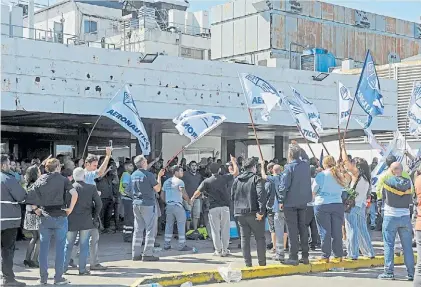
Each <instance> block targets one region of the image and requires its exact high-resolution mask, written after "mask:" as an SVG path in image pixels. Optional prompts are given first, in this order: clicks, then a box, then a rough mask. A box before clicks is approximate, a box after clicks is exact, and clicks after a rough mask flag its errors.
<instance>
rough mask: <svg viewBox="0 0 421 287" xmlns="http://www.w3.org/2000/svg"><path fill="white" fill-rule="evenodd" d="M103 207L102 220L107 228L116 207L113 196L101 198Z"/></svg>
mask: <svg viewBox="0 0 421 287" xmlns="http://www.w3.org/2000/svg"><path fill="white" fill-rule="evenodd" d="M101 200H102V209H101V222H102V224H103V225H104V228H105V229H108V228H110V225H111V217H112V214H113V209H114V202H113V200H112V199H111V198H101Z"/></svg>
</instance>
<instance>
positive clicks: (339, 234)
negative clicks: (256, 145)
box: [1, 141, 421, 286]
mask: <svg viewBox="0 0 421 287" xmlns="http://www.w3.org/2000/svg"><path fill="white" fill-rule="evenodd" d="M320 161H321V162H320ZM320 161H319V160H318V159H317V158H309V157H308V155H307V154H306V152H305V151H304V150H303V149H302V148H300V146H299V145H298V144H297V143H296V142H294V141H293V142H292V143H291V145H290V147H289V150H288V159H281V160H278V159H274V160H272V161H270V162H259V161H258V159H256V158H249V159H243V158H242V157H238V158H235V157H233V156H231V159H230V161H229V162H228V163H226V164H223V163H222V161H221V160H219V159H217V158H212V157H211V158H208V159H207V161H205V162H203V161H202V162H200V163H198V162H196V161H191V162H189V163H188V164H187V162H186V160H185V159H181V161H179V159H178V158H174V159H172V160H171V161H170V162H167V164H166V166H164V161H163V160H162V159H161V158H157V159H155V160H153V161H151V162H149V163H148V160H147V158H146V157H144V156H143V155H139V156H136V157H133V158H132V159H129V158H127V159H125V160H123V161H121V162H119V163H118V165H117V163H116V162H115V161H114V160H113V159H112V149H111V148H107V149H106V154H105V156H101V157H98V156H95V155H91V154H90V155H88V156H87V157H86V158H85V159H76V160H72V159H70V158H69V157H68V156H65V155H58V156H57V157H56V158H53V157H51V156H50V157H48V158H46V159H45V160H44V161H43V162H41V161H40V160H39V159H38V158H34V159H32V160H31V161H30V162H29V161H28V160H24V161H21V162H20V163H19V162H18V161H16V160H15V159H14V158H13V157H10V156H9V155H1V254H2V273H3V286H25V283H21V282H18V281H16V280H15V275H14V272H13V256H14V251H15V241H16V240H22V239H24V238H25V236H24V232H23V231H24V230H26V231H27V232H29V233H30V234H31V239H30V241H29V243H28V248H27V252H26V256H25V260H24V262H23V263H24V265H25V266H27V267H29V268H39V270H40V282H39V283H40V284H42V285H44V284H47V282H48V254H49V251H50V250H49V249H50V248H49V247H50V241H51V238H53V235H54V240H55V276H54V284H56V285H63V284H68V283H69V281H68V280H67V279H65V278H64V277H63V274H65V273H66V272H67V270H68V269H69V268H70V267H78V269H79V274H80V275H83V276H87V275H90V271H92V270H105V269H106V267H104V266H103V265H101V263H100V261H99V256H98V254H99V249H98V242H99V239H100V235H101V234H103V233H110V232H117V231H120V230H121V231H122V235H123V236H122V240H123V241H124V242H128V243H131V245H132V260H133V261H158V260H159V257H158V256H157V254H156V253H155V252H154V247H159V244H158V243H157V242H156V241H155V240H156V237H157V236H158V234H160V233H161V232H164V246H163V249H164V250H169V249H171V248H173V245H172V244H171V242H172V239H173V238H174V237H175V236H176V238H177V239H178V244H177V245H176V248H177V250H179V251H182V252H188V251H192V250H193V248H192V247H191V246H189V245H188V244H187V239H188V238H189V237H194V236H196V238H199V237H201V238H206V237H209V238H211V240H212V241H213V245H214V250H215V253H214V255H215V256H221V257H226V256H229V255H230V249H229V244H230V222H231V221H232V220H234V221H235V223H236V226H237V231H238V234H239V235H240V238H241V243H240V244H239V246H238V247H239V248H241V250H242V253H243V257H244V261H245V265H246V266H247V267H251V266H252V265H253V263H252V257H251V238H252V236H253V237H254V239H255V240H256V246H257V255H258V264H259V265H260V266H265V265H266V250H267V249H269V250H270V252H271V253H272V254H273V259H274V260H277V261H279V262H280V263H282V264H286V265H298V264H300V263H302V264H310V261H309V252H310V250H316V249H318V248H320V249H321V253H322V257H321V258H320V261H322V262H330V261H333V262H335V261H342V260H343V258H349V259H351V260H357V259H358V258H359V257H360V256H364V257H369V258H374V257H375V256H376V254H375V251H374V248H373V245H372V240H371V237H370V233H369V229H372V230H374V229H379V230H382V234H383V241H384V257H385V268H384V273H382V274H380V275H379V279H394V254H395V239H396V236H397V234H398V235H399V238H400V242H401V245H402V249H403V256H404V258H405V265H406V268H407V271H408V277H407V278H408V280H410V281H412V280H414V276H415V273H416V272H415V267H414V265H415V262H414V255H413V252H412V239H413V226H412V221H411V216H412V213H414V214H415V215H417V214H421V213H420V212H416V211H417V210H416V209H415V210H413V209H412V206H413V204H415V206H418V202H419V201H420V200H421V198H420V196H421V176H418V173H415V175H413V176H412V178H411V176H409V174H408V173H406V172H405V171H404V170H403V166H402V164H401V163H399V162H398V161H397V159H396V158H395V157H394V156H389V157H387V159H386V164H387V166H388V169H387V170H386V171H385V172H384V173H383V174H382V175H381V176H380V178H379V180H378V182H377V184H376V186H375V187H373V186H372V184H371V183H372V180H371V170H373V169H374V168H375V166H376V164H377V159H375V160H373V163H372V164H371V165H369V164H368V163H367V161H366V160H365V159H363V158H352V157H351V156H350V155H348V154H347V151H346V147H345V144H343V143H342V145H341V156H340V159H337V160H335V159H334V158H333V157H332V156H330V155H327V156H325V157H323V158H322V159H320ZM420 174H421V170H420ZM415 191H416V193H415ZM414 194H416V195H418V196H419V198H420V199H418V200H417V199H416V198H417V196H416V195H415V196H414ZM414 198H415V201H414V200H413V199H414ZM420 208H421V205H420ZM413 211H414V212H413ZM266 218H267V221H268V225H269V231H270V234H271V240H270V242H269V244H266V237H265V225H266V224H265V222H266ZM415 232H416V236H415V238H416V240H417V243H418V244H417V247H418V248H419V250H418V251H419V253H421V235H420V234H421V219H420V220H418V217H417V222H416V224H415ZM286 252H289V256H286V255H285V253H286ZM300 252H301V256H299V253H300ZM78 253H79V261H78V263H79V264H76V257H77V254H78ZM418 258H420V257H418ZM419 260H421V259H419ZM88 262H89V263H90V268H89V269H88V268H87V265H88ZM419 272H420V270H418V271H417V274H418V273H419ZM420 280H421V279H420V278H418V277H417V278H416V280H415V283H416V284H418V285H417V286H421V281H420Z"/></svg>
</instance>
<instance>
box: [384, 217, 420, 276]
mask: <svg viewBox="0 0 421 287" xmlns="http://www.w3.org/2000/svg"><path fill="white" fill-rule="evenodd" d="M396 233H398V234H399V238H400V240H401V244H402V248H403V256H404V262H405V266H406V270H407V271H408V275H410V276H414V272H415V268H414V264H415V262H414V253H413V251H412V226H411V218H410V217H409V215H407V216H402V217H393V216H384V218H383V241H384V272H385V273H388V274H393V272H394V267H395V265H394V255H395V254H394V250H395V239H396Z"/></svg>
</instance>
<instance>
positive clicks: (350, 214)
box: [341, 142, 375, 260]
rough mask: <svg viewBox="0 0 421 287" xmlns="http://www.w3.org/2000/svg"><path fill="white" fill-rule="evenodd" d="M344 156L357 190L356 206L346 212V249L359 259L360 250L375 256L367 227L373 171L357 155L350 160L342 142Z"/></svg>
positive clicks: (354, 257) (353, 258)
mask: <svg viewBox="0 0 421 287" xmlns="http://www.w3.org/2000/svg"><path fill="white" fill-rule="evenodd" d="M341 147H342V158H343V159H344V164H345V168H346V170H347V171H348V172H349V173H350V174H351V183H350V186H349V187H350V188H352V189H354V190H355V193H356V197H355V206H351V208H350V210H347V212H345V230H346V234H347V240H346V249H347V252H348V257H349V258H350V259H352V260H357V259H358V255H359V251H360V250H361V252H362V254H363V255H364V256H366V257H369V258H374V256H375V253H374V248H373V245H372V244H371V238H370V234H369V233H368V228H367V219H366V212H365V211H366V202H367V198H368V197H369V196H370V191H371V184H370V183H371V173H370V167H369V165H368V163H367V161H366V160H365V159H363V158H360V157H355V158H353V159H352V160H351V161H349V159H348V157H347V156H346V154H347V153H346V149H345V143H344V142H342V143H341Z"/></svg>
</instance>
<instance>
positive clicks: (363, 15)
mask: <svg viewBox="0 0 421 287" xmlns="http://www.w3.org/2000/svg"><path fill="white" fill-rule="evenodd" d="M355 26H357V27H360V28H370V20H369V19H368V16H367V12H364V11H358V10H355Z"/></svg>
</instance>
